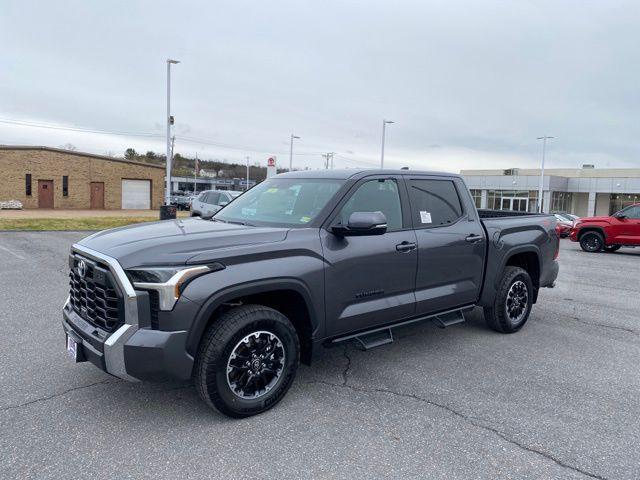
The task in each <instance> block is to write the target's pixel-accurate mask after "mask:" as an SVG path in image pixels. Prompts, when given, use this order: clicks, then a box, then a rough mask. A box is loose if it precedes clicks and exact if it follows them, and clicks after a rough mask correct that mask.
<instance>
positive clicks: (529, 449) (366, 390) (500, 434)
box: [306, 351, 607, 480]
mask: <svg viewBox="0 0 640 480" xmlns="http://www.w3.org/2000/svg"><path fill="white" fill-rule="evenodd" d="M345 356H346V351H345ZM347 358H348V357H347ZM350 363H351V361H350V360H349V366H350ZM349 366H348V367H349ZM347 370H348V368H347V369H346V370H345V371H344V372H343V378H344V379H345V380H344V383H343V384H338V383H332V382H327V381H324V380H312V381H310V382H306V383H307V384H321V385H326V386H329V387H337V388H347V389H349V390H353V391H356V392H361V393H384V394H389V395H394V396H397V397H401V398H407V399H410V400H415V401H418V402H423V403H427V404H429V405H432V406H434V407H437V408H440V409H442V410H445V411H447V412H449V413H451V414H452V415H454V416H456V417H458V418H460V419H462V420H464V421H465V422H467V423H469V424H470V425H473V426H474V427H476V428H480V429H482V430H485V431H488V432H491V433H493V434H494V435H497V436H498V437H499V438H501V439H502V440H504V441H505V442H508V443H510V444H512V445H514V446H516V447H518V448H520V449H522V450H525V451H527V452H531V453H535V454H537V455H540V456H542V457H544V458H546V459H548V460H551V461H552V462H554V463H555V464H556V465H559V466H561V467H563V468H566V469H569V470H573V471H574V472H577V473H580V474H582V475H584V476H586V477H588V478H595V479H597V480H607V479H606V478H605V477H602V476H600V475H597V474H594V473H591V472H588V471H586V470H583V469H581V468H580V467H576V466H574V465H569V464H568V463H565V462H563V461H562V460H560V459H559V458H557V457H555V456H553V455H552V454H550V453H548V452H545V451H543V450H538V449H536V448H534V447H531V446H529V445H526V444H524V443H521V442H519V441H517V440H515V439H513V438H511V437H509V436H508V435H507V434H506V433H504V432H502V431H500V430H498V429H497V428H494V427H491V426H489V425H486V424H485V423H484V422H482V421H481V420H480V419H478V418H476V417H471V416H469V415H466V414H464V413H462V412H460V411H458V410H456V409H454V408H452V407H450V406H449V405H447V404H444V403H438V402H435V401H433V400H429V399H428V398H424V397H420V396H419V395H415V394H413V393H404V392H397V391H395V390H391V389H388V388H366V387H356V386H353V385H348V384H347V383H346V375H345V374H346V372H347Z"/></svg>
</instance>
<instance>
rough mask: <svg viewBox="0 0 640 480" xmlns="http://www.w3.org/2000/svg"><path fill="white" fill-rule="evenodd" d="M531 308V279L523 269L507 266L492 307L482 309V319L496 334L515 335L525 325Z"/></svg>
mask: <svg viewBox="0 0 640 480" xmlns="http://www.w3.org/2000/svg"><path fill="white" fill-rule="evenodd" d="M514 303H515V304H514ZM531 307H533V282H531V277H530V276H529V274H528V273H527V271H526V270H524V269H523V268H520V267H512V266H508V267H505V269H504V273H503V274H502V280H501V282H500V286H499V287H498V291H497V294H496V298H495V300H494V302H493V306H491V307H485V309H484V319H485V321H486V322H487V326H488V327H489V328H491V329H493V330H495V331H496V332H500V333H515V332H517V331H518V330H520V329H521V328H522V327H523V326H524V324H525V323H527V320H528V319H529V314H530V313H531ZM516 313H517V316H516Z"/></svg>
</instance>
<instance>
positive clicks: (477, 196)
mask: <svg viewBox="0 0 640 480" xmlns="http://www.w3.org/2000/svg"><path fill="white" fill-rule="evenodd" d="M469 192H470V193H471V196H472V197H473V203H475V205H476V208H480V205H481V204H482V190H479V189H476V188H472V189H469Z"/></svg>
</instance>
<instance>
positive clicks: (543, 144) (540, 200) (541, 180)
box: [537, 135, 554, 213]
mask: <svg viewBox="0 0 640 480" xmlns="http://www.w3.org/2000/svg"><path fill="white" fill-rule="evenodd" d="M551 138H554V137H549V136H547V135H543V136H542V137H538V138H537V140H542V162H541V163H540V185H539V186H538V213H542V189H543V187H544V156H545V154H546V151H547V140H548V139H551Z"/></svg>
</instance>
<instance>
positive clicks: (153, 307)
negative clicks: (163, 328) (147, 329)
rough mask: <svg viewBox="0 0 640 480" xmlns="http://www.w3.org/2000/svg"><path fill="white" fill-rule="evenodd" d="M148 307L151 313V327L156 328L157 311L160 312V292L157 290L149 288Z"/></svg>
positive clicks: (157, 326)
mask: <svg viewBox="0 0 640 480" xmlns="http://www.w3.org/2000/svg"><path fill="white" fill-rule="evenodd" d="M148 293H149V309H150V313H151V328H152V329H154V330H158V329H159V328H160V324H159V322H158V312H160V293H159V292H158V291H157V290H149V291H148Z"/></svg>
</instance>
